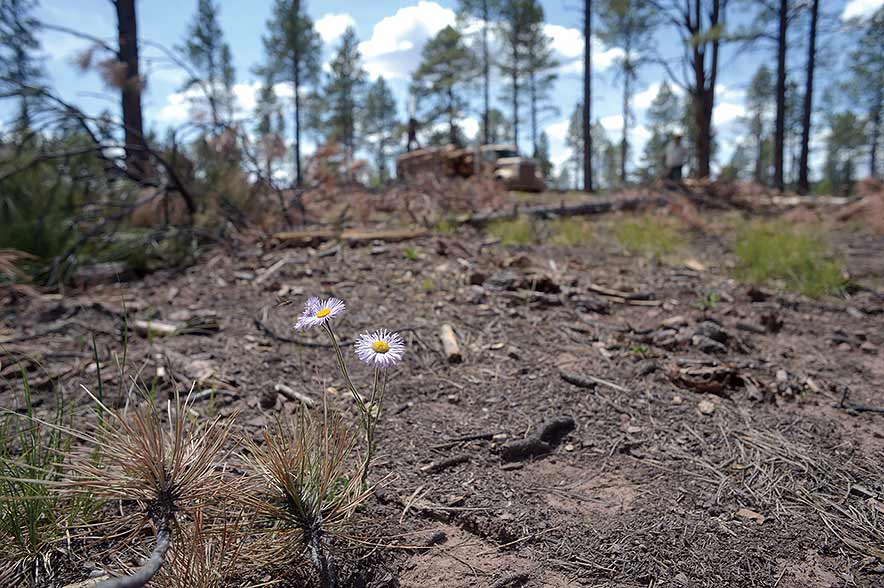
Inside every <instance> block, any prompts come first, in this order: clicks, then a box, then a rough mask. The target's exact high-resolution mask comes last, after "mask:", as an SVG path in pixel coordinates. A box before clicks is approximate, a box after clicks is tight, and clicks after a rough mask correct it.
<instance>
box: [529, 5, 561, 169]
mask: <svg viewBox="0 0 884 588" xmlns="http://www.w3.org/2000/svg"><path fill="white" fill-rule="evenodd" d="M538 9H539V20H538V21H537V22H535V23H533V24H532V26H531V27H530V29H529V34H528V36H527V38H526V42H525V49H526V52H527V58H526V60H525V75H526V77H527V90H528V108H529V113H530V117H531V151H532V153H533V156H534V157H535V158H536V157H537V156H538V155H537V152H538V149H539V144H538V139H539V135H538V123H539V121H540V119H541V118H542V117H544V116H545V115H547V114H558V112H559V109H558V108H556V107H555V106H554V105H553V104H552V100H551V96H550V94H551V92H552V90H553V84H554V83H555V81H556V79H558V77H559V76H558V73H557V71H556V70H557V69H558V67H559V61H558V59H556V58H555V56H554V55H553V50H552V38H550V37H549V36H548V35H547V34H546V33H544V32H543V8H542V7H541V6H539V5H538ZM544 175H546V174H544Z"/></svg>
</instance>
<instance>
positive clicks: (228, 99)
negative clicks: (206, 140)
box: [180, 0, 235, 132]
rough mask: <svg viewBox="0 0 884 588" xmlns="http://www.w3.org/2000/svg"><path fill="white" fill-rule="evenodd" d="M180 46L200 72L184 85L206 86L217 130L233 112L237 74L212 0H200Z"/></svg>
mask: <svg viewBox="0 0 884 588" xmlns="http://www.w3.org/2000/svg"><path fill="white" fill-rule="evenodd" d="M180 50H181V51H182V52H183V53H184V54H185V55H186V56H187V60H188V62H189V63H190V65H191V67H192V68H193V70H194V72H195V74H196V75H197V76H198V78H197V79H193V80H188V82H187V84H186V86H185V88H184V89H185V90H186V89H188V88H190V87H192V86H193V85H195V84H202V85H203V86H204V89H205V94H206V97H205V99H206V100H207V102H208V106H209V114H210V116H211V120H212V126H213V127H215V131H216V132H217V131H218V130H219V127H221V126H223V124H224V123H225V122H226V123H229V122H230V121H231V119H232V118H233V115H234V95H233V85H234V83H235V74H234V69H233V63H232V58H231V55H230V46H229V45H228V44H227V43H226V42H225V41H224V33H223V32H222V30H221V25H220V24H219V22H218V7H217V6H216V5H215V3H214V2H213V0H199V4H198V5H197V12H196V15H194V18H193V22H192V23H191V24H190V27H189V28H188V30H187V35H186V37H185V42H184V45H183V46H182V47H181V48H180Z"/></svg>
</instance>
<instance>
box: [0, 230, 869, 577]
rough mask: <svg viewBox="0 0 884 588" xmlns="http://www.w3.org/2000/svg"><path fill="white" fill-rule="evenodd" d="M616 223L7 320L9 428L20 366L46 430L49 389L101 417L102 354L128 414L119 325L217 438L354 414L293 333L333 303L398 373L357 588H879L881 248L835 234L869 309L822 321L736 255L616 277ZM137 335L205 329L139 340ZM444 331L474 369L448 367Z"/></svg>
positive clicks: (461, 234) (80, 294) (338, 261)
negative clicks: (147, 326) (312, 407)
mask: <svg viewBox="0 0 884 588" xmlns="http://www.w3.org/2000/svg"><path fill="white" fill-rule="evenodd" d="M607 222H609V221H608V220H606V219H601V220H598V221H596V225H597V226H598V238H597V239H596V240H595V241H594V242H593V243H592V244H590V245H585V246H580V247H565V246H548V245H541V246H531V247H507V246H503V245H501V244H499V243H494V242H492V241H491V240H489V237H488V236H487V234H485V233H482V232H480V231H476V230H474V229H470V228H462V229H459V230H458V232H456V233H454V234H438V235H434V236H430V237H426V238H422V239H418V240H415V241H409V242H405V243H376V244H370V245H366V246H361V247H352V248H351V247H349V246H347V245H337V244H327V245H325V246H320V247H319V248H317V249H281V248H277V249H274V248H273V247H272V246H271V245H270V244H266V245H265V246H252V247H249V248H248V249H244V250H241V251H240V252H238V253H235V254H234V253H230V252H224V251H215V252H212V253H209V254H208V255H206V256H205V257H204V259H203V261H202V262H201V263H200V264H199V265H197V266H195V267H192V268H189V269H187V270H184V271H182V272H166V273H156V274H153V275H151V276H148V277H147V278H145V279H144V280H142V281H138V282H132V283H126V284H121V285H114V286H98V287H93V288H91V289H89V290H86V291H72V292H68V293H67V295H66V296H63V297H61V296H54V297H46V298H44V299H42V300H30V299H26V298H18V299H16V300H15V301H14V302H10V303H8V304H7V305H5V306H4V307H3V308H2V310H0V339H3V338H5V341H6V342H5V343H3V346H2V349H3V354H4V355H5V356H6V359H5V360H4V361H3V368H2V372H0V376H2V379H0V403H2V405H4V406H14V405H16V404H17V402H18V401H17V400H16V398H17V396H18V394H19V393H20V389H21V377H20V370H21V368H22V367H24V368H25V369H26V370H27V371H28V374H29V379H30V383H31V386H32V387H33V388H34V390H35V392H34V396H35V398H36V400H37V402H39V403H42V404H41V406H40V407H38V408H39V409H40V410H44V411H47V412H49V411H51V410H52V406H53V405H54V398H55V395H54V393H53V390H57V391H61V392H62V394H63V397H64V398H66V399H67V400H68V401H70V402H72V403H73V404H74V405H75V409H76V410H79V411H81V412H86V411H87V410H88V407H89V405H90V403H91V402H92V401H91V400H90V399H89V397H88V396H87V395H86V393H85V392H83V391H82V390H81V388H80V384H84V385H87V386H89V387H90V388H92V389H94V388H95V386H96V381H97V378H98V377H99V376H98V373H97V370H96V365H95V362H94V360H93V356H92V350H91V337H92V336H93V334H94V337H95V341H96V345H97V349H98V355H99V359H100V362H99V363H100V364H101V378H102V379H103V380H104V386H103V390H104V391H103V393H104V396H105V398H106V399H107V401H108V402H109V403H113V404H116V405H121V404H122V403H124V402H125V401H126V397H127V392H128V391H127V388H126V387H125V386H120V385H119V382H120V373H119V371H118V370H117V368H116V362H115V359H114V355H113V354H114V353H116V354H121V353H122V350H123V343H122V336H121V332H122V328H123V318H122V317H123V316H124V315H126V314H127V315H128V321H129V322H128V324H129V326H130V331H129V335H128V347H127V351H126V353H127V365H128V367H127V370H128V371H127V375H126V378H127V379H128V378H129V377H130V376H137V377H138V378H139V379H140V380H141V381H143V382H144V383H145V385H146V386H147V387H150V386H154V387H155V389H157V390H171V389H173V388H174V386H176V385H177V386H178V387H179V388H180V389H185V390H186V389H187V388H189V385H190V384H189V383H190V382H192V381H193V380H196V381H197V385H196V390H197V391H209V390H214V393H211V392H208V393H205V394H202V395H201V398H202V399H201V400H199V401H197V402H196V404H195V408H196V409H197V410H198V411H199V412H200V413H201V414H204V415H208V414H211V413H212V412H213V411H221V412H222V413H225V414H227V413H230V414H232V413H233V412H235V411H237V410H238V411H239V412H240V416H239V420H238V422H239V427H240V428H241V429H242V430H243V431H244V432H245V433H246V434H257V433H258V431H259V429H260V428H261V427H262V425H264V424H265V423H266V422H269V421H271V420H272V419H275V418H276V417H277V416H279V415H285V414H288V413H293V412H294V411H295V409H296V407H297V402H296V401H295V400H290V399H288V398H287V396H286V394H285V393H284V392H283V393H280V392H278V391H277V389H278V388H279V385H280V384H283V385H284V386H287V387H288V388H289V389H290V390H292V391H294V392H295V393H300V394H303V395H306V396H308V397H310V398H312V399H313V400H315V401H320V400H321V399H322V397H323V395H325V396H326V397H327V398H328V399H329V401H330V402H331V403H332V404H333V405H334V406H335V407H337V408H338V409H339V410H341V411H343V412H345V413H346V414H349V415H352V414H353V406H352V401H351V400H350V398H349V396H348V395H347V394H346V393H344V390H345V388H344V386H343V382H342V381H341V378H340V375H339V374H338V372H337V370H336V368H335V364H334V355H333V354H332V353H331V352H330V351H329V349H327V348H325V347H324V346H323V345H324V342H323V341H322V339H321V338H320V337H319V336H318V334H317V335H316V336H315V337H314V335H313V334H312V333H307V334H306V335H305V334H303V333H296V332H294V331H293V330H292V328H291V326H292V324H293V322H294V317H295V316H296V315H297V313H298V312H299V311H300V305H301V303H302V302H303V300H304V299H305V298H306V296H307V295H319V296H331V295H333V296H338V297H341V298H343V299H344V300H345V301H346V302H347V304H348V312H347V314H346V315H345V316H344V318H343V319H342V320H341V321H340V322H339V323H338V324H337V332H338V333H339V334H340V335H341V336H342V338H343V339H344V340H345V341H346V340H349V339H351V338H352V336H353V335H355V334H356V333H358V332H360V331H361V330H363V329H367V328H379V327H388V328H392V329H396V330H400V331H401V332H402V333H403V335H404V336H405V338H406V341H407V343H408V347H409V354H408V356H407V360H406V361H405V362H404V363H403V364H402V365H401V366H400V367H397V368H396V369H395V371H394V372H393V375H392V379H391V383H390V386H389V388H388V397H387V400H386V412H385V415H384V417H383V421H382V423H381V426H380V433H379V435H380V438H379V459H378V463H377V466H376V469H375V470H374V471H375V475H376V476H377V477H378V478H380V477H383V476H388V481H387V482H386V483H385V484H384V485H383V487H382V488H381V489H380V490H379V492H378V493H377V496H376V497H375V498H373V499H372V500H371V501H369V502H368V503H367V505H366V507H365V508H364V509H363V511H362V512H361V513H360V514H359V517H358V518H359V522H358V525H357V531H358V533H356V534H359V533H362V536H363V537H365V539H366V541H367V542H368V543H371V542H381V543H383V544H384V546H383V547H381V548H379V549H376V550H374V549H369V548H367V547H365V546H363V547H362V548H359V549H356V550H351V549H347V548H345V547H344V546H343V545H341V546H340V550H339V551H338V552H336V557H337V558H338V560H339V561H342V562H347V561H350V562H352V563H351V564H350V565H349V566H348V569H350V570H351V571H352V574H353V575H352V576H351V577H350V579H349V580H348V581H349V582H351V583H352V584H353V585H368V586H403V587H418V586H420V587H424V586H437V587H439V588H455V587H467V586H494V587H496V588H503V587H515V586H525V587H529V586H530V587H540V586H550V587H564V586H599V587H601V586H605V587H614V586H617V587H627V586H630V587H632V586H635V587H638V586H643V587H648V586H770V587H775V586H776V587H780V588H799V587H802V588H829V587H836V586H866V587H875V586H878V587H880V586H884V465H882V464H884V414H881V413H876V412H874V411H865V410H863V408H869V407H872V408H874V407H878V408H880V407H884V351H882V349H884V298H882V296H881V294H880V293H876V292H875V291H874V290H875V288H878V290H879V291H880V284H881V280H882V276H884V239H882V238H881V237H874V236H871V235H870V234H865V233H860V232H855V231H852V230H847V229H845V230H843V231H841V232H839V233H837V234H836V235H835V237H834V238H833V241H834V245H835V247H836V250H837V251H838V253H839V254H840V255H841V256H842V258H843V259H844V260H845V263H846V266H847V268H848V269H849V270H850V271H851V273H852V274H853V276H854V278H855V279H856V280H857V281H859V282H860V283H863V284H869V285H871V286H872V288H871V291H869V290H861V291H859V292H856V293H855V294H854V295H852V296H851V297H849V298H847V299H837V298H831V297H830V298H825V299H822V300H819V301H814V300H810V299H807V298H803V297H801V296H797V295H792V294H785V293H783V292H781V291H778V290H777V289H776V288H775V287H760V288H750V287H749V286H747V285H745V284H740V283H738V282H736V281H734V280H733V279H732V278H731V277H730V269H729V267H730V266H731V265H732V263H733V262H732V259H731V258H730V255H729V253H728V252H727V248H726V247H725V243H724V241H723V239H722V237H721V236H720V235H715V234H711V235H710V234H694V235H692V237H691V241H690V245H688V246H687V247H685V248H683V249H681V250H680V251H679V252H678V253H677V254H676V255H673V256H670V257H668V258H667V259H666V260H665V261H663V262H659V263H658V262H654V261H650V260H647V259H644V258H641V257H635V256H630V255H626V254H624V253H622V252H621V251H619V250H618V248H617V246H616V245H615V244H613V242H612V241H611V240H609V239H608V238H607V237H606V235H607V233H606V232H605V223H607ZM274 267H275V269H274V271H273V272H272V273H268V269H269V268H274ZM710 291H714V292H716V294H717V298H716V300H715V301H714V302H713V303H712V304H708V303H707V304H703V303H702V302H701V301H702V300H704V299H707V300H708V296H707V293H708V292H710ZM284 299H286V300H291V301H293V304H288V305H287V304H282V305H280V304H279V301H280V300H284ZM124 303H125V304H124ZM124 306H125V309H124ZM135 319H152V320H159V321H170V322H173V323H176V324H182V323H188V324H190V325H191V326H192V329H190V330H189V332H188V331H185V332H184V333H181V334H177V335H175V336H170V337H162V336H156V335H152V336H150V337H146V336H141V335H138V334H137V332H136V330H135V326H134V320H135ZM445 323H447V324H450V325H452V326H453V328H454V331H455V333H456V335H457V337H458V340H459V343H460V346H461V349H462V352H463V362H462V363H457V364H451V363H449V362H448V361H447V360H446V357H445V355H444V353H443V351H442V345H441V343H440V340H439V336H438V332H439V328H440V326H441V325H442V324H445ZM216 326H217V328H218V330H217V331H216V330H215V327H216ZM353 364H354V365H355V362H353ZM355 369H356V370H357V375H358V376H360V377H367V376H368V374H367V372H363V371H362V370H360V368H359V367H357V368H355ZM275 388H276V389H275ZM289 396H291V394H289ZM77 569H78V568H77V567H76V566H74V570H75V571H76V570H77ZM74 575H76V574H74ZM83 577H85V572H83V573H82V574H81V575H80V577H79V578H72V579H82V578H83Z"/></svg>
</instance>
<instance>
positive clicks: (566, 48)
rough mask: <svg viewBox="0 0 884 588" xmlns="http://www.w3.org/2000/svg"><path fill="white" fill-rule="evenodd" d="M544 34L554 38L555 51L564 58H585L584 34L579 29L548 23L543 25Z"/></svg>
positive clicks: (553, 46)
mask: <svg viewBox="0 0 884 588" xmlns="http://www.w3.org/2000/svg"><path fill="white" fill-rule="evenodd" d="M543 32H544V33H546V34H547V35H548V36H549V37H550V38H552V48H553V51H556V52H558V53H559V54H560V55H561V56H562V57H570V58H572V59H573V58H575V57H583V33H582V32H581V31H580V30H579V29H572V28H568V27H563V26H561V25H555V24H549V23H547V24H544V25H543ZM593 49H595V45H594V44H593Z"/></svg>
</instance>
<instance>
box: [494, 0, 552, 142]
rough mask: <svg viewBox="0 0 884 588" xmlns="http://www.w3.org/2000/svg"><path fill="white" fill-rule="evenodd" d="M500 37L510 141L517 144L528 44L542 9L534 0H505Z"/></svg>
mask: <svg viewBox="0 0 884 588" xmlns="http://www.w3.org/2000/svg"><path fill="white" fill-rule="evenodd" d="M501 17H502V18H501V21H500V23H499V28H500V36H501V40H502V43H503V45H504V51H503V56H502V59H501V60H500V70H501V72H502V73H503V76H504V79H505V80H506V83H505V84H504V96H505V97H506V99H507V100H508V102H509V103H510V105H511V108H512V115H511V120H512V123H513V143H514V144H515V146H516V149H518V147H519V124H520V122H521V117H520V115H519V108H520V106H521V104H522V100H523V99H524V96H523V95H521V91H522V90H523V89H524V87H525V84H526V81H527V67H528V66H527V62H528V60H529V58H530V56H529V46H530V44H531V40H532V38H533V36H534V30H535V27H536V26H538V25H539V24H540V23H542V22H543V9H542V8H541V7H540V5H539V4H538V3H537V2H536V0H507V2H506V4H505V6H504V7H503V10H502V11H501Z"/></svg>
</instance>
